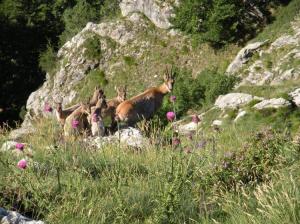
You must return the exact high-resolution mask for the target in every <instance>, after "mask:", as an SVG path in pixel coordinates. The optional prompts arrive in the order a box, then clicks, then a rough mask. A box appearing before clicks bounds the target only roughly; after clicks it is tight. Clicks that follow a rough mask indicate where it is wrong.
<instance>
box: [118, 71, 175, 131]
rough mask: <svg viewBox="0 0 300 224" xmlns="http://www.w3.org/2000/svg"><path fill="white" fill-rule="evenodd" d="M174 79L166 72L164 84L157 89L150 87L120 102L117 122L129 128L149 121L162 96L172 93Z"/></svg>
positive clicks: (160, 102)
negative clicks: (144, 120) (124, 123)
mask: <svg viewBox="0 0 300 224" xmlns="http://www.w3.org/2000/svg"><path fill="white" fill-rule="evenodd" d="M173 85H174V77H173V75H172V70H171V74H170V73H169V72H168V70H166V73H165V75H164V83H163V84H162V85H160V86H158V87H152V88H149V89H147V90H146V91H144V92H143V93H141V94H139V95H137V96H134V97H132V98H131V99H129V100H125V101H124V102H122V103H121V104H120V105H119V106H118V107H117V109H116V117H115V119H116V120H117V121H123V122H126V123H127V124H128V125H129V126H132V125H134V124H135V123H136V122H138V121H140V120H142V119H146V120H148V119H150V118H151V117H152V116H153V114H154V113H155V111H156V110H157V109H159V108H160V107H161V104H162V101H163V98H164V96H165V95H166V94H167V93H169V92H171V91H172V88H173Z"/></svg>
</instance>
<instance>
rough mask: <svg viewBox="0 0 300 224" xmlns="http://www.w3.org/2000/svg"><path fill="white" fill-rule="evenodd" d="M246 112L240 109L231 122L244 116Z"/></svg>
mask: <svg viewBox="0 0 300 224" xmlns="http://www.w3.org/2000/svg"><path fill="white" fill-rule="evenodd" d="M246 114H247V112H246V111H244V110H241V111H240V112H239V113H238V114H237V115H236V117H235V119H234V120H233V122H237V121H238V120H240V119H241V118H242V117H244V116H245V115H246Z"/></svg>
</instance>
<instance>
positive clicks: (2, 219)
mask: <svg viewBox="0 0 300 224" xmlns="http://www.w3.org/2000/svg"><path fill="white" fill-rule="evenodd" d="M0 223H1V224H44V222H42V221H35V220H33V219H30V218H27V217H25V216H22V215H21V214H20V213H18V212H15V211H7V210H5V209H4V208H0Z"/></svg>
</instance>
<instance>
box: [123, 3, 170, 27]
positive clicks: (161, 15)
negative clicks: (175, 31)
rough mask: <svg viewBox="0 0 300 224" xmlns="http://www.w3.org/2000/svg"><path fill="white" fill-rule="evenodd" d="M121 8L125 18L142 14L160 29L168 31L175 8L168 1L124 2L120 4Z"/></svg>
mask: <svg viewBox="0 0 300 224" xmlns="http://www.w3.org/2000/svg"><path fill="white" fill-rule="evenodd" d="M120 8H121V13H122V15H123V16H128V15H129V14H130V13H134V12H140V13H143V14H144V15H145V16H147V17H148V18H149V19H150V20H151V21H152V22H153V23H154V24H155V25H156V26H157V27H159V28H162V29H168V28H170V26H171V23H170V22H169V18H170V17H171V15H172V9H173V8H172V6H171V5H170V4H169V3H168V2H166V1H157V0H123V1H122V2H121V3H120Z"/></svg>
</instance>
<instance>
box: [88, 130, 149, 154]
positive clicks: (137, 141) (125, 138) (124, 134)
mask: <svg viewBox="0 0 300 224" xmlns="http://www.w3.org/2000/svg"><path fill="white" fill-rule="evenodd" d="M119 134H120V136H119ZM119 137H120V143H121V145H123V146H130V147H135V148H143V147H145V146H146V145H147V144H149V141H148V139H147V138H145V137H144V136H143V135H142V133H141V131H140V130H138V129H136V128H132V127H129V128H125V129H121V130H120V131H117V132H116V133H115V134H114V135H111V136H105V137H90V138H88V139H85V140H84V141H85V142H86V143H88V144H89V145H90V146H93V147H96V148H98V149H101V148H103V147H105V146H107V145H112V144H114V145H116V144H118V143H119Z"/></svg>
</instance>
